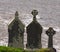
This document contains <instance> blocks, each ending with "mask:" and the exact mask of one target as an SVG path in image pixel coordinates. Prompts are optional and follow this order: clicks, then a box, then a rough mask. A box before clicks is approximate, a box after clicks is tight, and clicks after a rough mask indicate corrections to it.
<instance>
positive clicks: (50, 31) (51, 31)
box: [46, 27, 56, 48]
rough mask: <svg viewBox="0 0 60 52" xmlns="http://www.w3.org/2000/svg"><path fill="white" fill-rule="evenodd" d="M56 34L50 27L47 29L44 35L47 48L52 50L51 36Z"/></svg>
mask: <svg viewBox="0 0 60 52" xmlns="http://www.w3.org/2000/svg"><path fill="white" fill-rule="evenodd" d="M55 33H56V31H55V30H53V28H52V27H49V29H48V30H47V31H46V34H47V35H48V37H49V38H48V48H53V35H54V34H55Z"/></svg>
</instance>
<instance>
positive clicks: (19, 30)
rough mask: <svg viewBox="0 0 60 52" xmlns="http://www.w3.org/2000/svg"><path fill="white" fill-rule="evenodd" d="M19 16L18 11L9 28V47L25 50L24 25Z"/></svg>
mask: <svg viewBox="0 0 60 52" xmlns="http://www.w3.org/2000/svg"><path fill="white" fill-rule="evenodd" d="M18 15H19V14H18V12H17V11H16V13H15V19H14V20H13V21H12V22H11V23H10V24H9V26H8V33H9V40H8V46H10V47H16V48H23V37H24V24H22V22H21V21H20V20H19V17H18Z"/></svg>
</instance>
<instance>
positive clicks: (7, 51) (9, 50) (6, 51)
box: [0, 46, 49, 52]
mask: <svg viewBox="0 0 60 52" xmlns="http://www.w3.org/2000/svg"><path fill="white" fill-rule="evenodd" d="M0 52H31V51H29V50H28V51H27V50H23V49H21V48H13V47H5V46H0ZM33 52H49V49H47V48H42V49H40V50H35V51H33Z"/></svg>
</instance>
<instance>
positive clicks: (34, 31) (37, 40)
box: [26, 10, 42, 49]
mask: <svg viewBox="0 0 60 52" xmlns="http://www.w3.org/2000/svg"><path fill="white" fill-rule="evenodd" d="M31 14H32V15H33V21H32V22H31V23H30V24H29V25H28V26H27V27H26V31H27V48H31V49H33V48H41V47H42V45H41V34H42V26H41V25H40V24H39V23H38V22H37V20H36V15H37V14H38V11H37V10H33V11H32V12H31Z"/></svg>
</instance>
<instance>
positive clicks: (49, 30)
mask: <svg viewBox="0 0 60 52" xmlns="http://www.w3.org/2000/svg"><path fill="white" fill-rule="evenodd" d="M46 34H47V35H48V36H53V35H54V34H56V31H55V30H54V29H53V28H52V27H49V29H48V30H47V31H46Z"/></svg>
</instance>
